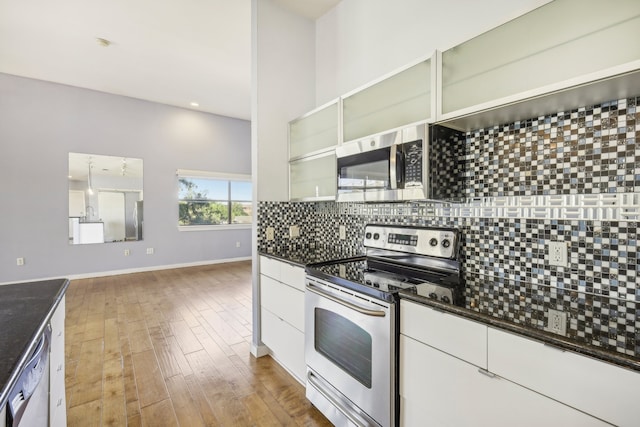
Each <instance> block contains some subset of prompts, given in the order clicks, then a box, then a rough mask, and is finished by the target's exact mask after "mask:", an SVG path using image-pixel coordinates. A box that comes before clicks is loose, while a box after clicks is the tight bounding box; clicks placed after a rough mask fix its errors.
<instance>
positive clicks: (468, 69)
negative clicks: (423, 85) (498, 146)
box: [439, 0, 640, 119]
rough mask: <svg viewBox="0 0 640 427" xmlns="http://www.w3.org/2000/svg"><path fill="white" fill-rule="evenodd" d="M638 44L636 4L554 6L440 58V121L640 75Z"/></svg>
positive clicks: (589, 0)
mask: <svg viewBox="0 0 640 427" xmlns="http://www.w3.org/2000/svg"><path fill="white" fill-rule="evenodd" d="M638 40H640V1H638V0H617V1H615V2H604V1H601V0H559V1H552V2H550V3H547V4H545V5H544V6H541V7H539V8H537V9H534V10H533V11H531V12H529V13H527V14H525V15H522V16H520V17H518V18H516V19H514V20H512V21H509V22H507V23H505V24H503V25H501V26H499V27H496V28H494V29H493V30H490V31H487V32H485V33H483V34H481V35H479V36H477V37H475V38H473V39H471V40H468V41H466V42H464V43H462V44H460V45H458V46H455V47H453V48H451V49H449V50H446V51H444V52H443V53H442V61H441V63H442V68H441V70H440V74H441V78H442V91H441V93H442V99H441V103H442V111H441V117H439V119H448V118H451V117H456V116H460V115H464V114H472V113H474V112H477V111H482V110H486V109H488V108H494V107H497V106H501V105H505V104H509V103H511V102H516V101H521V100H524V99H531V98H534V97H536V96H540V95H544V94H548V93H551V92H557V91H560V90H564V89H567V88H570V87H574V86H578V85H582V84H585V83H590V82H593V81H597V80H599V79H605V78H609V77H611V76H615V75H619V74H623V73H627V72H630V71H634V70H637V69H638V68H640V66H639V62H640V43H638ZM583 92H584V91H583ZM632 95H634V94H632ZM606 96H608V97H611V95H610V94H608V95H606ZM614 96H617V95H614ZM592 101H594V100H592ZM554 111H558V110H557V109H555V110H554Z"/></svg>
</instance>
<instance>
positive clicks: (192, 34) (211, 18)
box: [0, 0, 340, 120]
mask: <svg viewBox="0 0 640 427" xmlns="http://www.w3.org/2000/svg"><path fill="white" fill-rule="evenodd" d="M272 1H274V2H275V3H277V4H279V5H281V6H282V7H284V8H286V9H288V10H290V11H292V12H294V13H296V14H299V15H301V16H305V17H307V18H309V19H316V18H317V17H319V16H321V15H323V14H324V13H326V12H327V11H328V10H329V9H331V8H332V7H334V6H335V5H336V4H337V3H338V2H339V1H340V0H272ZM99 38H101V39H105V40H107V41H108V42H100V41H99V40H98V39H99ZM105 44H108V46H105ZM0 72H1V73H7V74H13V75H18V76H24V77H30V78H34V79H40V80H46V81H52V82H56V83H63V84H67V85H71V86H78V87H82V88H88V89H94V90H98V91H102V92H107V93H112V94H117V95H124V96H129V97H133V98H139V99H144V100H148V101H154V102H159V103H163V104H169V105H175V106H179V107H183V108H192V109H197V110H199V111H205V112H209V113H214V114H220V115H224V116H229V117H236V118H241V119H246V120H249V119H250V118H251V0H182V1H177V0H173V1H168V0H155V1H152V0H135V1H131V0H110V1H105V2H98V1H94V0H57V1H50V0H19V1H15V0H0ZM191 103H197V104H198V106H194V105H192V104H191Z"/></svg>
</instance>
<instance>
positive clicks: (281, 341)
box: [260, 256, 306, 383]
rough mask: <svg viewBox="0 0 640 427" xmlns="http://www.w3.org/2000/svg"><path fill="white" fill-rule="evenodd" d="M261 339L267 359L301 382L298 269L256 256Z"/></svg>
mask: <svg viewBox="0 0 640 427" xmlns="http://www.w3.org/2000/svg"><path fill="white" fill-rule="evenodd" d="M260 268H261V273H262V274H260V316H261V339H262V342H263V343H264V344H265V345H266V346H267V347H268V348H269V352H270V354H271V356H272V357H273V358H274V359H275V360H276V361H278V363H280V364H281V365H282V366H283V367H284V368H285V369H287V370H288V371H289V372H290V373H291V374H292V375H293V376H294V377H296V379H297V380H298V381H300V382H301V383H305V376H306V364H305V360H304V280H305V273H304V269H303V268H302V267H297V266H292V265H290V264H288V263H285V262H280V261H276V260H274V259H271V258H267V257H263V256H261V257H260Z"/></svg>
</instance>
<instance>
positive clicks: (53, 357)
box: [49, 296, 67, 427]
mask: <svg viewBox="0 0 640 427" xmlns="http://www.w3.org/2000/svg"><path fill="white" fill-rule="evenodd" d="M64 321H65V297H64V296H63V297H62V300H61V301H60V303H59V304H58V307H57V308H56V311H55V312H54V313H53V316H52V317H51V323H50V325H51V350H50V354H49V425H50V426H51V427H64V426H66V425H67V403H66V398H65V385H64V377H65V360H64Z"/></svg>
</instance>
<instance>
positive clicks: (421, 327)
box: [399, 300, 606, 427]
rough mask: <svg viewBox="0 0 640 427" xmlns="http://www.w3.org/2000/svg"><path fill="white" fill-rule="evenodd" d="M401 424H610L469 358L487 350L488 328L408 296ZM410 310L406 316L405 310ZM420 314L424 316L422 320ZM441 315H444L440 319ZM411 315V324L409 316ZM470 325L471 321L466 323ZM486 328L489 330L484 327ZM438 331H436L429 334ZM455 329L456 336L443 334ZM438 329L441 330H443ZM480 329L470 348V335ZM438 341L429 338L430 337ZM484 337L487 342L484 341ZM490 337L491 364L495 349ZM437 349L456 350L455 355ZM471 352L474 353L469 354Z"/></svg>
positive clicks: (402, 351) (403, 320) (402, 338)
mask: <svg viewBox="0 0 640 427" xmlns="http://www.w3.org/2000/svg"><path fill="white" fill-rule="evenodd" d="M401 303H402V306H401V324H400V332H401V335H400V360H399V363H400V424H401V426H405V427H413V426H426V425H428V426H452V427H454V426H455V427H460V426H492V427H500V426H505V427H511V426H532V427H534V426H567V427H571V426H576V427H578V426H579V427H582V426H602V425H606V423H604V422H602V421H600V420H598V419H596V418H594V417H591V416H589V415H587V414H585V413H583V412H580V411H578V410H576V409H574V408H572V407H570V406H568V405H565V404H563V403H561V402H559V401H556V400H553V399H550V398H549V397H547V396H544V395H542V394H540V393H536V392H535V391H532V390H530V389H528V388H527V387H523V386H522V385H520V384H517V383H516V382H514V381H512V379H511V378H509V379H505V378H504V377H501V376H498V375H496V374H495V373H493V372H489V371H488V370H486V369H483V368H482V367H481V366H478V365H477V364H475V363H469V362H468V361H467V360H480V362H482V361H483V360H487V359H483V358H478V356H477V355H478V354H479V353H478V352H479V350H481V349H485V350H486V349H487V329H488V328H487V327H486V326H484V325H482V324H479V323H477V322H473V321H469V320H467V319H464V318H461V317H459V316H455V315H452V314H445V313H440V312H437V311H435V310H433V309H431V308H429V307H426V306H423V305H420V304H415V303H411V302H408V301H405V300H403V301H402V302H401ZM407 307H409V308H408V310H410V315H409V316H407V314H408V313H405V314H402V310H407ZM420 313H422V314H423V316H422V318H421V316H420ZM438 316H439V317H438ZM409 319H411V323H408V320H409ZM465 323H466V325H465ZM482 328H484V329H482ZM429 329H433V330H435V331H436V332H433V333H429V332H425V331H427V330H429ZM447 329H449V330H451V331H452V335H451V337H450V338H447V337H446V335H444V334H442V333H440V332H442V331H446V330H447ZM438 330H439V331H440V332H438ZM474 331H475V333H478V334H480V335H481V339H476V338H477V337H476V338H472V339H471V340H470V341H469V342H468V344H469V346H470V347H471V348H468V349H465V342H464V341H463V340H464V339H465V336H466V337H467V338H469V337H470V335H469V334H471V333H473V332H474ZM428 336H431V338H429V339H433V341H436V342H437V346H436V345H434V344H433V342H425V341H423V340H424V339H425V337H428ZM483 341H484V343H483ZM490 343H491V341H489V353H488V356H489V357H488V366H489V367H490V368H491V366H493V363H492V359H491V356H492V354H493V353H492V352H491V344H490ZM437 347H443V348H445V349H447V350H450V351H451V350H453V352H452V353H450V352H448V351H442V350H441V349H439V348H437ZM469 355H471V357H470V356H469Z"/></svg>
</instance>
